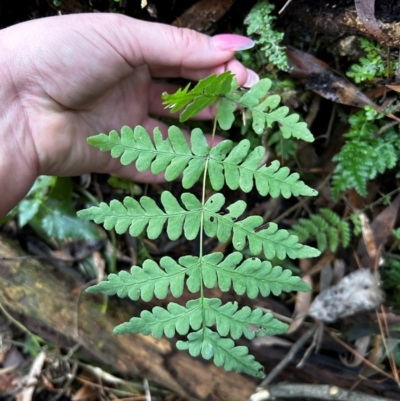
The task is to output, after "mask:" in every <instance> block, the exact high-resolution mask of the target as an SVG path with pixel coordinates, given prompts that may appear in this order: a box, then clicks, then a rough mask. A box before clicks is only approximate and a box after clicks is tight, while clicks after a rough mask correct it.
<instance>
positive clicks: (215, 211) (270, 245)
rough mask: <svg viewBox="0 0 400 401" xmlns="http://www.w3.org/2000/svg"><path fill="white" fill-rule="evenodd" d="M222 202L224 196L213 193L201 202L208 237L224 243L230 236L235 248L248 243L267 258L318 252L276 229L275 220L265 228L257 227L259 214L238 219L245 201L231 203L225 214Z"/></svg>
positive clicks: (314, 254) (256, 252)
mask: <svg viewBox="0 0 400 401" xmlns="http://www.w3.org/2000/svg"><path fill="white" fill-rule="evenodd" d="M224 203H225V197H224V196H223V195H222V194H215V195H213V196H211V197H210V199H209V200H208V201H207V202H206V204H205V205H204V231H205V233H206V234H207V235H208V236H209V237H213V236H217V238H218V239H219V240H220V241H221V242H226V241H227V240H228V239H229V238H230V236H231V235H233V238H232V244H233V246H234V248H235V249H237V250H239V251H241V250H243V249H244V247H245V245H246V243H247V242H248V244H249V248H250V251H251V252H252V253H253V254H254V255H258V254H260V253H261V252H262V251H263V252H264V255H265V257H266V258H267V259H272V258H274V257H275V256H276V257H278V258H279V259H284V258H285V257H286V256H289V257H290V258H306V257H314V256H318V255H319V252H318V251H317V250H316V249H314V248H310V247H305V246H304V245H300V244H299V242H298V238H297V237H296V236H294V235H290V234H289V232H288V231H287V230H279V229H278V225H277V224H275V223H269V226H268V228H266V229H261V230H260V229H259V228H260V226H262V225H263V223H264V221H263V219H262V217H260V216H250V217H247V218H245V219H243V220H240V221H237V219H238V217H240V216H241V215H242V214H243V212H244V210H245V208H246V203H245V202H244V201H237V202H235V203H233V204H231V205H230V206H229V207H227V208H226V210H227V211H228V213H226V214H224V215H221V214H220V211H221V209H222V207H223V206H224ZM255 230H257V231H255Z"/></svg>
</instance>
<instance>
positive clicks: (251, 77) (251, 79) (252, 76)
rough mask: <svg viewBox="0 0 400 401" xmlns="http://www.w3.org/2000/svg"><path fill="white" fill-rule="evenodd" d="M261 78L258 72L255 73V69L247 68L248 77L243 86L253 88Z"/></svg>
mask: <svg viewBox="0 0 400 401" xmlns="http://www.w3.org/2000/svg"><path fill="white" fill-rule="evenodd" d="M259 80H260V77H259V76H258V74H257V73H255V72H254V71H253V70H250V69H248V68H247V79H246V82H245V83H244V84H243V87H244V88H251V87H252V86H253V85H255V84H256V83H257V82H258V81H259Z"/></svg>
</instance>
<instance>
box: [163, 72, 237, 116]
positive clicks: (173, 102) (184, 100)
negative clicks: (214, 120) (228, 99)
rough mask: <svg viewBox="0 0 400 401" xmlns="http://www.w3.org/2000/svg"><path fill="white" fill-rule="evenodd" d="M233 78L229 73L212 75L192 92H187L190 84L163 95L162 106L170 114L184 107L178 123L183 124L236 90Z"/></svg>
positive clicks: (201, 81) (198, 84)
mask: <svg viewBox="0 0 400 401" xmlns="http://www.w3.org/2000/svg"><path fill="white" fill-rule="evenodd" d="M233 77H234V75H233V74H232V73H231V72H230V71H225V72H224V73H222V74H220V75H215V74H214V75H210V76H208V77H207V78H204V79H202V80H200V81H199V82H198V83H197V85H196V86H195V87H194V88H193V89H192V90H189V88H190V84H188V85H187V86H186V87H185V88H184V89H179V90H178V91H177V92H175V93H173V94H168V93H163V95H162V99H163V104H164V105H166V107H168V108H170V109H171V112H172V113H175V112H177V111H179V110H181V109H183V108H184V107H186V108H185V110H184V111H183V112H182V114H181V115H180V118H179V121H180V122H184V121H186V120H188V119H189V118H191V117H193V116H195V115H196V114H198V113H199V112H200V111H202V110H204V109H205V108H206V107H208V106H210V105H212V104H214V103H216V102H217V101H218V99H219V98H220V97H221V96H222V95H225V94H227V93H229V92H231V91H232V90H233V89H234V88H237V87H238V85H237V84H236V85H235V83H234V81H233ZM232 84H233V88H232Z"/></svg>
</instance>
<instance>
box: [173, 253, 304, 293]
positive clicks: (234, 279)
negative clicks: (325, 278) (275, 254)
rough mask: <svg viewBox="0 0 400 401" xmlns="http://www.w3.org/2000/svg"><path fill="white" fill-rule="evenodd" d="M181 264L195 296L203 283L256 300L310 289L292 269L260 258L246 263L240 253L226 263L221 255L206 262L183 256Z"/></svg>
mask: <svg viewBox="0 0 400 401" xmlns="http://www.w3.org/2000/svg"><path fill="white" fill-rule="evenodd" d="M179 263H180V264H181V265H182V266H184V267H185V268H186V274H187V275H188V276H189V278H188V280H187V286H188V288H189V291H191V292H197V291H199V289H200V283H201V280H203V283H204V285H205V286H206V287H207V288H213V287H214V286H215V285H218V287H219V288H220V289H221V291H228V290H229V289H230V288H231V287H233V289H234V290H235V292H236V293H237V294H239V295H243V294H247V296H248V297H249V298H253V299H254V298H256V297H257V296H258V295H259V294H261V295H262V296H263V297H267V296H269V295H270V294H271V293H272V294H274V295H276V296H277V295H280V294H281V293H282V292H283V291H286V292H289V291H308V290H309V289H310V287H309V286H308V284H306V283H305V282H304V281H302V280H301V279H300V277H297V276H292V272H291V271H290V270H289V269H286V270H282V268H281V267H280V266H274V267H272V265H271V263H270V262H268V261H261V260H260V259H258V258H250V259H246V260H245V261H243V255H242V253H240V252H233V253H231V254H230V255H228V256H227V257H226V258H225V259H224V255H223V254H222V253H221V252H215V253H212V254H210V255H205V256H203V257H202V258H199V257H197V256H183V257H181V258H179ZM200 273H201V274H200Z"/></svg>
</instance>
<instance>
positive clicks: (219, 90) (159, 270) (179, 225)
mask: <svg viewBox="0 0 400 401" xmlns="http://www.w3.org/2000/svg"><path fill="white" fill-rule="evenodd" d="M269 87H270V81H269V80H268V79H265V80H261V81H260V82H259V83H258V84H257V85H255V86H254V87H253V88H251V89H250V90H248V91H244V90H242V89H241V88H239V87H238V85H237V84H236V81H235V80H234V77H233V75H232V74H231V73H230V72H225V73H223V74H221V75H219V76H215V75H212V76H210V77H208V78H206V79H204V80H202V81H200V82H199V83H198V84H197V85H196V86H195V87H194V88H193V89H192V90H190V88H189V86H187V87H186V88H184V89H181V90H179V91H178V92H176V93H175V94H172V95H168V94H165V95H164V96H163V99H164V103H165V104H166V105H167V106H168V107H170V108H171V109H172V111H173V112H176V111H178V110H181V109H182V108H183V109H184V111H183V112H182V114H181V116H180V120H181V121H185V120H187V119H188V118H190V117H192V116H194V115H195V114H197V113H198V112H199V111H201V110H203V109H204V108H205V107H207V106H209V105H212V104H214V103H217V113H216V120H215V124H214V127H215V128H214V132H213V135H215V130H216V126H217V123H218V124H219V125H220V126H221V127H222V128H223V129H229V128H230V127H231V126H232V123H233V120H234V111H235V110H236V109H237V108H238V106H240V107H242V108H249V109H250V110H251V112H252V114H253V128H254V130H255V131H256V132H258V133H262V131H263V130H264V129H265V128H266V127H271V125H273V124H275V123H277V124H279V127H280V129H281V131H282V135H283V136H285V137H290V136H294V137H296V138H301V139H304V140H308V141H311V140H312V139H313V138H312V135H311V134H310V132H309V131H308V129H307V127H306V125H305V123H302V122H299V121H298V120H299V117H298V116H297V115H294V114H292V115H289V109H288V108H287V107H285V106H281V107H278V106H279V103H280V98H279V97H278V96H276V95H273V96H269V97H268V96H267V94H268V89H269ZM88 142H89V143H90V144H91V145H93V146H95V147H97V148H99V149H100V150H102V151H110V152H111V155H112V156H113V157H116V158H120V160H121V163H122V164H124V165H127V164H131V163H135V166H136V168H137V169H138V170H139V171H143V170H147V169H150V170H151V171H152V172H153V173H154V174H158V173H161V172H164V173H165V178H166V180H169V181H170V180H174V179H176V178H178V177H179V176H180V175H183V178H182V183H183V187H184V188H185V189H189V188H191V187H192V186H193V185H194V184H195V183H196V182H197V181H198V180H199V179H201V180H202V184H203V190H202V196H201V199H198V198H197V197H196V196H195V195H193V194H192V193H190V192H185V193H183V194H182V195H181V197H180V199H177V198H175V196H174V195H173V194H172V193H171V192H168V191H164V192H163V193H162V195H161V202H160V205H158V204H157V203H156V202H155V201H154V200H153V199H151V198H149V197H147V196H143V197H141V198H140V199H139V200H135V199H133V198H131V197H126V198H125V199H124V201H123V202H119V201H117V200H113V201H111V202H110V204H109V205H108V204H105V203H101V204H100V205H99V206H98V207H91V208H89V209H86V210H83V211H80V212H79V216H80V217H82V218H84V219H91V220H94V221H95V222H96V223H103V224H104V227H105V228H106V229H108V230H109V229H112V228H114V229H115V230H116V232H117V233H124V232H126V231H129V233H130V234H131V235H133V236H138V235H140V234H141V233H142V232H144V231H146V232H147V235H148V237H149V238H153V239H154V238H157V237H158V236H159V235H160V234H161V232H162V230H163V229H164V228H165V227H166V233H167V236H168V237H169V239H171V240H174V239H177V238H178V237H180V236H182V235H183V236H185V237H186V238H187V239H189V240H195V239H196V238H199V239H200V244H202V243H203V238H204V236H205V235H206V236H208V237H217V238H218V240H219V241H221V242H227V241H230V240H232V245H233V247H234V249H235V252H233V253H232V254H230V255H227V256H226V257H224V255H223V254H222V253H220V252H215V253H211V254H204V252H203V247H202V246H200V252H199V255H197V256H183V257H181V258H179V260H177V261H176V260H174V259H172V258H170V257H167V256H166V257H163V258H161V260H160V261H159V263H156V262H154V261H152V260H146V261H145V262H144V264H143V266H142V267H139V266H133V267H132V268H131V270H130V272H127V271H121V272H119V274H110V275H109V276H108V279H107V281H104V282H101V283H99V284H97V285H95V286H93V287H90V288H89V289H88V291H89V292H102V293H104V294H108V295H113V294H117V295H118V296H120V297H126V296H128V297H129V298H131V299H132V300H138V299H139V298H141V299H142V300H144V301H150V300H151V299H152V298H153V297H156V298H158V299H164V298H165V297H166V296H167V294H168V293H171V294H172V296H174V297H176V298H179V297H180V296H181V295H182V293H183V290H184V288H185V286H186V288H188V290H189V291H190V292H191V293H193V294H197V295H194V296H193V298H194V299H192V300H190V301H188V302H187V303H186V305H184V306H183V305H179V304H178V303H170V304H169V305H168V307H167V308H166V309H165V308H162V307H158V306H157V307H155V308H153V310H152V311H144V312H142V313H141V315H140V317H133V318H132V319H131V320H130V321H129V322H127V323H123V324H121V325H119V326H117V327H116V328H115V332H117V333H142V334H145V335H147V334H152V335H153V336H155V337H161V336H163V335H165V336H167V337H173V336H174V335H175V333H178V334H179V335H181V336H186V339H184V340H180V341H178V342H177V347H178V348H179V349H181V350H188V351H189V353H190V354H191V355H192V356H199V355H201V356H202V357H203V358H205V359H213V360H214V363H215V364H216V365H218V366H224V368H225V369H227V370H233V371H236V372H245V373H248V374H250V375H254V376H257V377H262V376H263V371H262V366H261V365H260V364H259V363H258V362H256V361H255V360H254V357H253V356H252V355H249V353H248V349H247V347H245V346H236V345H235V343H234V341H233V340H236V339H238V338H240V337H241V336H245V337H246V338H248V339H252V338H254V337H255V336H262V335H266V334H269V335H271V334H277V333H283V332H285V330H286V329H287V325H286V324H285V323H282V322H280V321H279V320H277V319H275V318H274V317H273V316H272V315H271V314H269V313H264V312H263V311H262V310H261V309H255V310H251V309H250V308H249V307H247V306H246V307H243V308H240V307H239V306H238V304H237V303H236V302H229V303H226V304H223V303H222V302H221V301H220V300H219V299H215V298H207V297H206V296H205V293H204V291H205V289H206V288H212V287H214V286H218V287H219V288H220V289H221V290H222V291H228V290H229V289H231V288H233V290H234V291H235V292H236V293H237V294H239V295H242V294H247V296H249V297H250V298H255V297H257V296H258V295H259V294H260V295H262V296H268V295H269V294H270V293H272V294H274V295H279V294H280V293H281V292H282V291H307V290H309V286H308V285H307V284H306V283H304V282H303V281H302V280H301V279H300V278H299V277H294V276H292V274H291V271H290V270H282V268H281V267H279V266H274V267H273V266H272V265H271V263H270V262H269V261H268V259H272V258H275V257H277V258H279V259H284V258H286V257H290V258H307V257H314V256H317V255H318V254H319V252H318V251H317V250H316V249H314V248H311V247H309V246H305V245H302V244H300V243H299V241H298V238H297V236H295V235H292V234H290V233H289V232H288V231H287V230H282V229H279V228H278V226H277V225H276V224H274V223H270V224H269V225H268V226H267V227H266V228H263V224H264V221H263V219H262V217H260V216H249V217H243V215H244V214H245V209H246V203H245V202H244V201H241V200H239V201H237V202H235V203H233V204H231V205H226V204H225V197H224V196H223V195H222V194H221V193H218V192H217V193H215V194H214V195H212V196H210V197H209V198H208V199H206V191H205V184H206V180H207V178H209V182H210V183H211V186H212V188H213V189H214V190H215V191H219V190H220V189H221V188H222V187H223V186H224V185H225V184H226V185H227V186H228V187H229V188H230V189H237V188H240V189H241V190H243V191H245V192H249V191H251V190H252V189H253V188H255V189H256V190H257V191H258V192H259V193H260V194H261V195H264V196H265V195H270V196H272V197H278V196H283V197H285V198H289V197H290V196H292V195H304V196H314V195H316V191H315V190H313V189H311V188H310V187H308V186H307V185H306V184H305V183H304V182H303V181H301V180H299V175H298V174H297V173H291V172H290V171H289V169H288V168H287V167H281V166H280V165H279V163H278V162H277V161H274V162H272V163H271V164H270V165H269V166H268V167H267V166H264V165H260V164H261V163H262V159H263V156H264V153H265V150H264V148H263V147H261V146H259V147H256V148H255V149H253V150H251V149H250V145H249V141H247V140H246V139H245V140H243V141H241V142H239V143H238V144H236V145H234V144H233V142H232V141H230V140H225V141H222V142H220V143H219V144H217V145H216V146H211V147H210V146H208V144H207V141H206V138H205V136H204V134H203V133H202V131H201V130H200V129H194V130H193V131H192V133H191V137H190V144H188V143H187V141H186V139H185V137H184V135H183V133H182V131H181V130H180V129H179V128H178V127H174V126H173V127H171V128H170V129H169V130H168V136H167V138H165V139H164V138H163V137H162V135H161V132H160V131H159V129H157V128H156V129H155V130H154V132H153V135H152V136H151V135H150V134H149V133H148V132H147V131H146V130H145V129H144V128H143V127H141V126H138V127H136V128H135V129H133V130H132V129H131V128H129V127H123V128H122V130H121V132H120V134H118V133H117V132H116V131H112V132H111V133H110V134H109V135H105V134H100V135H97V136H94V137H91V138H89V139H88ZM245 247H248V248H249V250H250V252H251V253H253V254H254V255H255V256H257V255H259V254H262V255H263V259H265V260H261V259H259V258H257V257H251V258H248V259H245V258H244V257H243V255H242V253H241V252H240V251H242V250H243V249H244V248H245Z"/></svg>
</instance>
